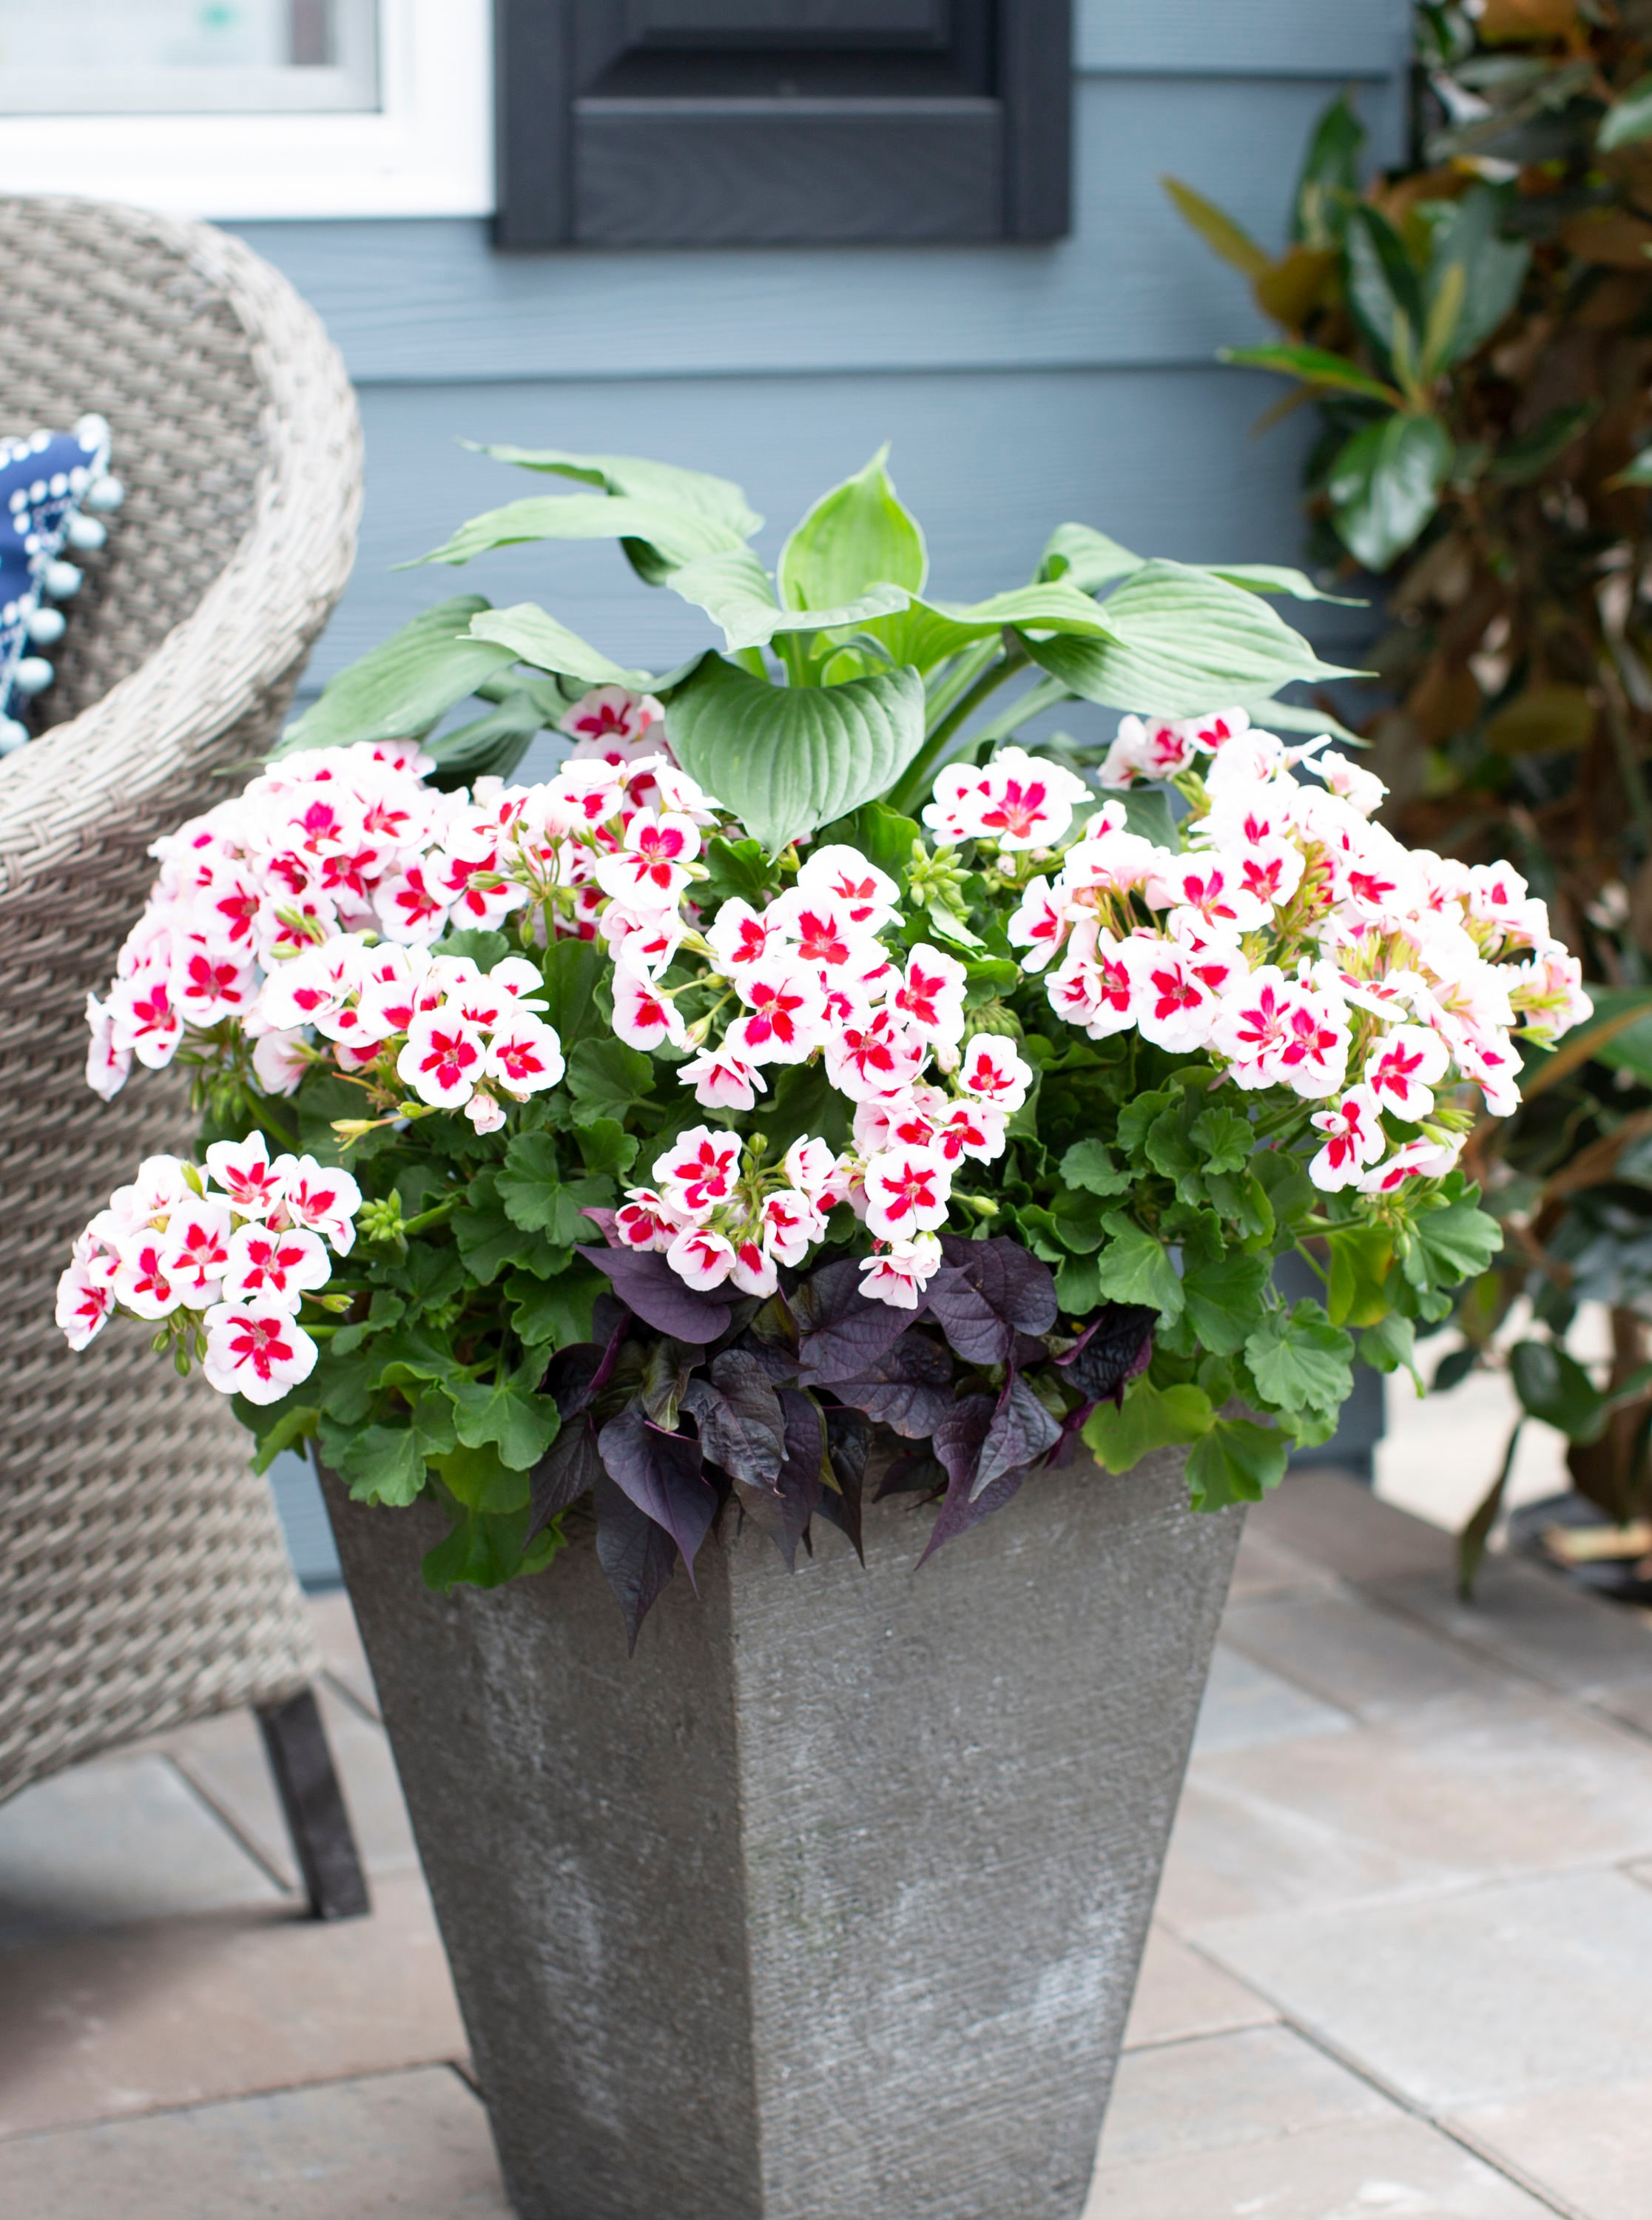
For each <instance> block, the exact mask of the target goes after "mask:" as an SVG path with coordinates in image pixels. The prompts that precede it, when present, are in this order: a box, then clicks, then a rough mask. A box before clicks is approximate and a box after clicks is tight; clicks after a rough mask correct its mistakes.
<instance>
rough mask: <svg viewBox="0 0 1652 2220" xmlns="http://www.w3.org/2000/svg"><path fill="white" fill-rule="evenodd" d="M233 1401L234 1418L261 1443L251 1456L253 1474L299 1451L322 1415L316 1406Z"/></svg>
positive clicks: (234, 1399)
mask: <svg viewBox="0 0 1652 2220" xmlns="http://www.w3.org/2000/svg"><path fill="white" fill-rule="evenodd" d="M231 1400H232V1401H233V1404H234V1412H235V1416H236V1417H237V1418H238V1419H240V1422H241V1424H242V1425H244V1426H245V1427H246V1430H247V1431H248V1432H249V1433H250V1434H251V1435H252V1437H253V1439H254V1440H255V1441H256V1443H257V1444H258V1447H257V1449H256V1450H254V1452H253V1456H252V1469H253V1471H254V1472H268V1470H269V1469H270V1467H271V1465H272V1464H273V1463H274V1462H275V1460H276V1459H277V1457H278V1456H280V1455H281V1454H282V1452H283V1450H291V1449H296V1448H297V1446H298V1444H300V1443H301V1442H307V1441H309V1439H310V1438H311V1437H312V1436H313V1435H314V1434H315V1430H316V1427H317V1425H318V1424H319V1422H320V1419H321V1412H320V1410H319V1408H318V1407H317V1406H315V1405H314V1404H303V1403H297V1404H291V1405H289V1404H287V1403H285V1402H282V1403H249V1402H248V1401H247V1400H246V1396H245V1395H236V1396H234V1397H233V1398H232V1399H231Z"/></svg>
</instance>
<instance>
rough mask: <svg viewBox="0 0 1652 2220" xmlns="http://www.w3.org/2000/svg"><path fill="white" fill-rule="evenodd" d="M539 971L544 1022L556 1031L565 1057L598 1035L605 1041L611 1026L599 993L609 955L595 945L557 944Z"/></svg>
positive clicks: (548, 951)
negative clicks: (543, 990) (542, 993)
mask: <svg viewBox="0 0 1652 2220" xmlns="http://www.w3.org/2000/svg"><path fill="white" fill-rule="evenodd" d="M539 969H540V970H541V971H542V972H543V974H544V976H545V1023H546V1025H548V1026H555V1027H556V1031H557V1038H558V1040H559V1041H560V1042H561V1043H562V1052H563V1054H564V1057H570V1056H571V1055H572V1054H573V1052H574V1051H575V1049H576V1048H577V1046H578V1045H579V1044H580V1042H581V1041H583V1040H586V1039H589V1038H590V1037H591V1036H593V1035H595V1034H600V1035H602V1038H605V1039H606V1038H608V1024H607V1020H606V1019H605V1018H604V1016H603V1014H602V1006H601V1004H600V1003H599V1002H598V1001H597V991H596V990H597V988H599V987H600V986H602V984H603V982H604V981H605V980H606V977H607V975H608V956H607V952H606V951H605V950H603V949H602V947H601V946H600V945H598V944H597V943H596V942H595V941H591V940H576V939H572V938H571V937H570V938H569V939H566V940H555V941H552V944H551V945H550V947H549V948H547V949H546V950H545V953H544V955H543V956H542V957H540V958H539Z"/></svg>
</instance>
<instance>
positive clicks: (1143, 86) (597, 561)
mask: <svg viewBox="0 0 1652 2220" xmlns="http://www.w3.org/2000/svg"><path fill="white" fill-rule="evenodd" d="M1402 22H1403V8H1402V5H1401V4H1400V0H1084V4H1083V5H1082V6H1081V9H1080V11H1079V24H1078V34H1077V37H1078V55H1079V60H1080V65H1081V69H1082V72H1084V74H1082V76H1081V78H1080V80H1079V84H1078V86H1077V89H1076V98H1077V132H1076V167H1075V226H1074V232H1073V235H1072V236H1071V237H1070V238H1069V239H1068V240H1063V241H1061V242H1060V243H1058V244H1057V245H1055V246H989V247H951V248H937V249H900V248H870V249H832V248H815V249H803V250H782V249H764V250H757V249H733V250H712V251H685V252H680V253H675V252H674V253H662V252H657V251H648V250H640V251H635V252H631V253H577V252H576V253H564V254H558V255H552V256H543V257H541V256H522V257H511V256H501V255H497V254H496V253H493V252H492V251H491V249H490V248H489V245H488V240H487V233H486V228H485V227H484V226H483V225H481V224H477V223H472V222H468V221H398V222H382V223H380V222H374V223H365V222H353V221H344V222H340V223H336V224H326V223H304V224H296V223H295V224H279V223H277V224H248V225H246V226H243V227H241V228H242V229H243V231H244V233H245V235H246V237H247V238H248V239H249V240H251V241H252V243H253V244H254V245H255V246H258V247H259V250H260V251H261V252H263V253H265V254H267V255H268V256H269V257H270V258H271V259H272V260H273V261H275V262H276V263H277V265H280V266H282V267H283V268H284V269H285V270H286V271H288V273H289V274H290V276H291V277H292V278H293V279H294V280H295V282H296V284H298V286H299V288H300V290H302V291H303V292H304V293H305V294H306V295H307V296H308V297H309V299H310V300H312V301H313V302H315V305H316V306H317V307H318V308H319V309H321V312H322V314H323V315H325V316H326V318H327V322H328V324H329V327H330V328H331V329H332V331H333V332H334V336H335V337H336V338H337V339H338V340H339V342H340V346H342V348H343V350H344V352H345V356H346V360H347V361H348V363H349V364H350V366H351V370H352V374H353V375H354V377H356V379H357V381H358V384H359V386H360V388H361V393H362V402H363V409H364V415H365V421H366V427H367V438H368V458H369V477H368V508H367V523H366V529H365V535H364V539H363V546H362V555H361V560H360V563H359V564H358V570H357V575H356V578H355V581H354V583H352V587H351V589H350V592H349V594H348V596H346V601H345V603H344V605H343V607H342V608H340V612H339V614H338V616H337V618H336V619H335V620H334V625H333V627H332V628H331V630H330V632H329V633H328V634H327V638H326V639H325V640H324V641H323V643H322V645H321V649H320V651H319V652H318V655H317V658H316V662H315V666H314V668H313V671H312V683H315V681H316V680H317V679H319V678H321V677H325V676H326V675H327V674H328V673H330V672H331V671H332V670H335V669H337V668H338V667H339V666H340V664H342V663H344V662H346V661H347V660H348V659H349V658H351V657H352V656H353V655H355V654H358V653H359V652H361V650H362V649H363V648H364V647H365V646H366V645H368V644H369V643H370V642H371V640H372V639H376V638H378V637H381V636H382V635H383V633H384V631H386V630H387V629H388V628H389V627H390V626H392V625H393V624H395V623H396V622H398V621H400V620H402V619H403V618H405V617H406V616H407V615H408V614H411V613H412V611H413V610H414V609H415V608H418V607H420V606H421V605H423V604H425V603H427V602H429V601H432V600H433V599H435V598H437V597H439V596H440V595H441V594H442V593H444V592H449V591H456V590H458V589H461V588H462V587H465V586H470V585H472V584H474V585H475V586H476V587H477V589H478V590H481V591H484V592H487V593H489V594H490V595H492V596H494V597H495V598H496V599H504V600H513V599H520V598H527V597H533V598H541V599H546V600H549V601H551V602H553V604H554V606H555V607H556V608H558V612H559V613H560V614H562V615H563V616H564V619H565V620H567V621H569V622H570V623H572V624H574V625H575V626H576V627H577V628H578V629H580V630H582V631H584V632H586V633H589V635H590V636H591V637H593V638H594V639H596V641H597V642H598V643H599V644H600V645H602V646H603V647H605V648H606V649H608V652H611V653H614V654H616V655H618V656H619V657H620V658H621V659H622V660H627V661H637V660H641V661H644V662H651V663H652V664H653V665H654V667H656V668H661V667H669V665H670V663H671V662H672V661H673V660H674V659H676V658H677V657H678V656H679V655H680V654H681V653H682V652H683V651H684V650H686V649H688V648H689V647H691V646H693V645H698V644H701V643H702V642H703V639H704V637H705V633H704V630H703V626H702V622H701V620H700V619H699V617H698V616H697V615H696V614H695V613H694V612H692V611H689V610H688V609H687V608H684V607H683V605H681V604H680V603H677V602H676V601H675V599H674V597H673V596H670V595H669V594H655V595H649V594H646V593H645V592H644V590H643V589H641V588H640V587H634V588H633V587H630V586H628V584H627V576H628V574H627V573H626V572H625V571H624V568H623V565H622V564H621V562H620V558H619V556H618V555H617V553H616V552H614V551H613V550H611V549H608V548H606V547H599V548H596V549H591V548H589V547H587V548H581V549H573V550H567V549H564V550H554V551H534V552H520V551H519V552H517V553H516V554H515V555H514V556H508V557H501V558H494V559H493V560H492V561H490V562H489V563H488V564H477V565H476V566H474V567H473V568H472V569H471V571H463V572H456V571H412V572H405V571H404V572H402V573H400V574H399V575H392V574H391V572H390V564H393V563H395V562H397V561H399V560H402V559H404V558H406V557H407V556H408V555H410V554H414V553H416V552H419V551H420V550H421V549H422V548H426V547H428V546H433V545H434V544H435V543H436V542H437V541H438V540H439V539H441V538H442V537H444V536H445V535H446V532H447V530H448V528H449V527H451V525H452V523H453V522H454V521H456V520H457V519H458V518H459V517H461V516H464V515H470V514H475V513H476V512H477V510H478V509H481V508H488V507H490V506H493V505H494V504H496V502H501V501H503V500H507V499H509V498H512V497H513V496H515V495H517V494H519V493H522V492H526V491H529V490H533V486H534V482H533V481H528V480H525V479H523V478H522V477H521V476H519V475H518V474H517V473H515V472H513V471H502V470H501V469H500V468H499V467H498V466H497V465H490V464H488V463H486V462H485V461H483V460H481V459H479V458H476V457H474V456H470V455H467V454H464V452H462V451H460V450H458V448H457V447H456V446H455V445H454V442H455V441H457V440H459V439H461V438H477V439H486V440H514V441H517V442H520V443H521V444H525V445H545V446H563V447H570V448H576V449H579V448H590V449H598V450H601V449H608V450H610V451H619V452H640V453H646V454H655V455H659V456H662V457H664V458H669V459H670V460H673V461H678V462H683V463H689V464H696V465H701V466H703V467H705V468H708V469H712V470H718V471H725V472H727V473H728V474H730V475H732V476H737V477H740V478H741V479H742V480H743V481H744V483H745V484H746V486H747V488H748V490H749V491H750V492H751V496H752V499H753V502H754V504H755V505H756V506H757V508H759V509H761V510H763V511H764V513H765V514H768V515H769V516H770V518H771V519H772V524H771V527H770V531H769V532H768V533H767V534H765V539H764V546H765V549H766V551H767V552H770V553H771V554H772V552H774V551H775V549H776V548H777V546H778V544H779V538H780V535H781V534H782V532H783V530H784V528H785V527H786V526H787V525H788V524H789V522H790V521H792V519H793V518H794V517H795V514H797V513H798V511H799V510H800V509H801V507H802V506H804V505H805V503H806V502H807V500H808V499H809V498H810V497H811V496H812V495H813V494H814V492H816V491H818V490H820V487H821V486H823V485H825V484H827V483H831V482H832V479H833V478H834V477H838V476H841V475H842V474H843V473H844V472H845V471H849V470H851V469H854V468H856V467H857V465H859V464H860V463H861V462H862V461H863V460H864V459H865V457H866V455H867V454H868V453H869V452H870V451H871V450H872V448H874V447H875V446H877V445H878V444H879V443H880V442H881V441H882V440H884V439H892V440H894V442H895V470H896V472H897V476H898V478H899V482H900V483H901V489H902V491H903V492H904V493H905V494H906V495H907V497H908V498H909V499H910V500H911V501H912V502H913V506H914V508H916V509H917V510H918V512H919V513H920V515H921V516H922V517H923V518H924V520H925V522H926V526H927V527H928V529H929V533H930V538H931V543H932V550H933V553H934V558H935V573H936V584H937V588H938V590H940V591H943V592H945V593H949V594H955V595H959V596H965V595H973V594H976V593H984V592H986V591H988V590H990V589H993V588H994V587H997V586H999V585H1001V584H1004V583H1008V582H1010V581H1012V580H1013V579H1014V578H1016V577H1021V576H1025V574H1026V572H1027V571H1028V570H1029V569H1030V568H1031V566H1032V563H1033V561H1034V560H1035V559H1036V557H1037V553H1038V547H1039V546H1040V545H1041V544H1042V540H1043V537H1044V533H1045V531H1046V530H1047V528H1048V527H1049V526H1050V524H1052V523H1054V522H1056V521H1060V520H1061V519H1062V518H1064V517H1078V518H1082V519H1083V520H1084V521H1088V522H1092V523H1095V524H1099V525H1102V526H1104V527H1106V528H1107V529H1108V530H1109V531H1111V532H1113V533H1115V534H1117V535H1118V536H1119V537H1120V538H1122V539H1125V541H1126V542H1127V543H1129V544H1133V545H1136V546H1141V547H1144V548H1146V549H1150V550H1152V551H1154V552H1164V553H1169V554H1176V555H1182V556H1188V557H1200V556H1206V557H1209V556H1224V555H1225V556H1229V557H1233V556H1237V555H1241V554H1249V555H1251V556H1253V557H1258V558H1260V557H1263V556H1267V557H1272V558H1276V559H1278V558H1290V557H1292V556H1293V555H1294V554H1295V553H1296V552H1297V550H1298V542H1299V539H1300V527H1299V525H1298V521H1297V516H1296V510H1295V496H1294V473H1295V464H1296V459H1297V457H1298V455H1299V454H1300V438H1301V434H1302V429H1303V427H1302V425H1301V423H1300V421H1299V423H1298V424H1296V425H1295V426H1292V427H1287V428H1286V430H1284V431H1283V432H1281V433H1274V434H1272V435H1270V436H1269V438H1268V439H1267V440H1264V441H1256V440H1251V439H1250V438H1249V437H1248V427H1249V426H1250V422H1251V421H1252V420H1253V419H1254V417H1255V416H1256V414H1257V413H1258V412H1259V410H1260V409H1261V408H1262V407H1263V406H1265V405H1266V402H1267V401H1268V400H1269V398H1271V397H1272V392H1273V388H1272V387H1271V385H1270V384H1269V382H1267V381H1263V380H1260V379H1256V378H1252V377H1249V376H1241V375H1240V374H1238V373H1236V372H1224V371H1219V370H1217V369H1214V368H1213V367H1212V366H1211V365H1212V358H1213V352H1214V350H1215V349H1216V348H1217V347H1218V346H1220V345H1222V344H1224V343H1225V342H1229V341H1232V340H1239V339H1243V338H1244V337H1246V336H1247V335H1250V334H1254V333H1256V331H1257V329H1258V328H1259V327H1258V322H1257V318H1256V311H1255V309H1254V308H1253V306H1252V305H1251V302H1250V297H1249V294H1248V291H1247V289H1246V287H1245V285H1244V282H1243V281H1242V280H1241V279H1240V278H1238V277H1237V275H1235V273H1233V272H1232V271H1229V270H1227V269H1226V268H1225V267H1224V266H1223V265H1220V264H1219V263H1217V262H1216V261H1214V260H1213V258H1212V257H1211V256H1210V255H1209V254H1208V253H1207V252H1206V249H1205V248H1204V247H1203V246H1200V243H1199V242H1198V241H1197V240H1195V239H1194V238H1193V237H1192V236H1191V235H1190V234H1188V231H1187V230H1186V228H1184V227H1183V226H1182V225H1181V222H1180V221H1179V220H1178V219H1177V218H1176V216H1175V213H1174V211H1173V210H1172V209H1170V208H1169V204H1168V203H1167V202H1166V200H1165V197H1164V195H1163V190H1162V187H1161V185H1160V183H1159V179H1160V178H1161V175H1162V174H1163V172H1164V171H1174V172H1175V173H1176V174H1178V175H1180V176H1182V177H1184V178H1188V180H1189V181H1190V182H1191V183H1193V184H1195V185H1197V186H1198V187H1200V189H1201V190H1204V191H1206V192H1207V193H1209V194H1211V195H1212V196H1213V197H1216V198H1218V199H1219V200H1220V201H1221V202H1222V203H1223V204H1224V205H1225V207H1227V208H1229V209H1231V210H1232V211H1233V212H1234V214H1235V215H1237V216H1238V217H1239V219H1240V220H1241V221H1243V222H1244V223H1245V224H1247V225H1248V226H1249V227H1250V228H1251V229H1252V230H1253V231H1254V232H1255V233H1256V235H1257V236H1258V237H1259V238H1261V239H1263V240H1268V241H1274V240H1277V239H1278V238H1279V237H1280V235H1281V226H1282V224H1283V221H1284V218H1285V214H1286V210H1287V207H1288V203H1289V198H1290V193H1291V190H1292V186H1293V183H1294V176H1295V172H1296V169H1297V166H1298V164H1299V163H1300V154H1301V147H1302V144H1303V140H1304V138H1305V135H1306V130H1307V128H1308V127H1309V124H1310V123H1311V122H1312V118H1313V116H1314V115H1316V114H1317V113H1318V110H1319V109H1320V108H1322V107H1323V106H1324V104H1325V102H1326V101H1327V100H1328V99H1329V98H1331V97H1332V96H1333V95H1334V93H1335V91H1336V90H1337V89H1338V88H1339V86H1340V85H1341V84H1343V83H1345V82H1346V83H1351V84H1354V85H1355V86H1356V90H1357V92H1358V96H1359V99H1360V105H1361V109H1362V113H1363V114H1364V115H1365V116H1366V119H1367V122H1368V125H1369V126H1370V127H1371V128H1372V131H1373V137H1374V143H1375V145H1376V146H1377V147H1378V149H1379V151H1380V152H1381V153H1384V154H1385V155H1386V154H1390V153H1392V152H1393V149H1394V148H1395V147H1396V146H1397V144H1398V133H1399V130H1400V78H1399V74H1398V72H1397V69H1396V67H1395V62H1396V57H1397V54H1398V52H1399V41H1400V26H1401V24H1402Z"/></svg>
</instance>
